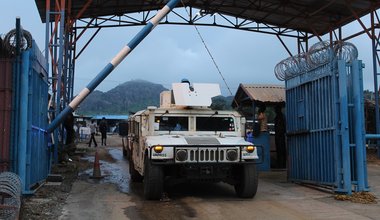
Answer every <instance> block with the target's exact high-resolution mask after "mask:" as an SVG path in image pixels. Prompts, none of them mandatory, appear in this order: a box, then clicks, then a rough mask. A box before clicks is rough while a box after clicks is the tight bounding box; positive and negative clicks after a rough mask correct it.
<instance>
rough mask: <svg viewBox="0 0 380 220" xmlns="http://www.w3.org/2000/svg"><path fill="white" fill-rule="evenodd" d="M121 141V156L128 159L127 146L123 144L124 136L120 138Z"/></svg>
mask: <svg viewBox="0 0 380 220" xmlns="http://www.w3.org/2000/svg"><path fill="white" fill-rule="evenodd" d="M121 141H122V143H123V156H124V157H125V158H127V159H128V160H129V159H130V158H129V150H128V146H125V143H124V138H122V139H121Z"/></svg>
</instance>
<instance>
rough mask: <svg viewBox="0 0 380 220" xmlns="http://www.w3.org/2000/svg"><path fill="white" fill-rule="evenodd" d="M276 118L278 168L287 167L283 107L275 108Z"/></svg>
mask: <svg viewBox="0 0 380 220" xmlns="http://www.w3.org/2000/svg"><path fill="white" fill-rule="evenodd" d="M275 112H276V117H275V118H274V131H275V143H276V152H277V163H278V164H277V166H278V167H279V168H285V167H286V145H285V133H286V127H285V117H284V114H283V113H282V111H281V105H277V106H276V108H275Z"/></svg>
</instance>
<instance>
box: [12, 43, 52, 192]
mask: <svg viewBox="0 0 380 220" xmlns="http://www.w3.org/2000/svg"><path fill="white" fill-rule="evenodd" d="M45 64H46V61H45V58H44V57H43V56H42V54H41V52H40V50H39V49H38V47H37V45H36V44H35V42H34V41H33V44H32V48H30V49H28V50H27V51H24V52H22V60H21V66H22V68H16V69H19V70H20V72H18V71H15V72H14V74H19V75H20V78H21V86H20V87H19V89H20V90H19V94H20V96H19V97H15V99H16V100H14V101H15V102H16V103H19V106H21V107H20V108H18V109H16V111H15V115H16V117H18V116H20V118H25V119H26V120H25V121H24V120H15V121H14V122H13V123H15V127H17V128H16V130H19V134H22V135H20V136H19V138H16V137H15V138H14V140H13V143H15V144H14V145H13V147H14V148H17V149H16V150H15V152H17V154H15V155H14V158H13V159H14V160H16V161H17V166H18V169H17V170H14V171H15V172H17V173H18V174H19V176H20V178H21V181H22V185H23V193H24V194H28V193H33V187H34V186H36V184H38V183H40V182H41V181H44V180H45V179H46V177H47V175H48V174H49V172H50V165H51V152H50V149H49V148H48V134H47V132H46V130H44V129H46V127H47V123H48V115H47V108H48V81H47V72H46V70H45V69H44V65H45Z"/></svg>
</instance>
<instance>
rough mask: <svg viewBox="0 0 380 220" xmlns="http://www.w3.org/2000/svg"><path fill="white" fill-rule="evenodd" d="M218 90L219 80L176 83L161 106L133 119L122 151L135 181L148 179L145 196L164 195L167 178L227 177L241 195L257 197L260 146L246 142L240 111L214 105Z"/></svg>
mask: <svg viewBox="0 0 380 220" xmlns="http://www.w3.org/2000/svg"><path fill="white" fill-rule="evenodd" d="M215 90H216V91H215ZM218 90H219V91H218ZM219 94H220V89H219V86H218V85H215V84H194V85H190V83H188V82H184V83H174V84H173V90H172V91H164V92H163V93H161V96H160V101H161V105H160V107H159V108H157V107H153V106H150V107H147V109H145V110H141V111H139V112H137V113H135V114H134V115H133V116H131V117H130V118H129V119H128V138H127V144H126V145H125V146H123V154H124V155H125V156H126V157H127V158H128V159H129V172H130V176H131V180H132V181H143V188H144V197H145V198H146V199H160V198H161V195H162V193H163V190H164V184H165V180H170V179H173V178H174V179H178V180H184V181H192V180H201V181H214V182H219V181H224V182H227V183H229V184H232V185H233V186H234V187H235V191H236V194H237V196H239V197H242V198H252V197H254V196H255V194H256V191H257V185H258V173H257V170H256V165H255V164H256V163H257V161H258V159H259V158H258V154H257V147H256V146H254V145H253V144H252V143H250V142H247V141H245V139H244V136H245V119H244V117H242V116H241V115H240V114H239V113H238V112H237V111H215V110H211V109H210V108H209V106H210V105H211V97H213V96H216V95H219Z"/></svg>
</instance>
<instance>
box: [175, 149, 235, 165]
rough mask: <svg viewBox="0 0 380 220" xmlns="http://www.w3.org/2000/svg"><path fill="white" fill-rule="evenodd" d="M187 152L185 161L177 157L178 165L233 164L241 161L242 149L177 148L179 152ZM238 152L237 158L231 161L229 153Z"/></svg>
mask: <svg viewBox="0 0 380 220" xmlns="http://www.w3.org/2000/svg"><path fill="white" fill-rule="evenodd" d="M181 150H185V151H186V152H187V157H186V159H185V160H182V161H180V160H178V158H177V157H176V159H175V161H176V163H217V162H219V163H231V162H239V161H240V147H235V146H231V147H177V148H176V153H175V155H177V153H178V151H181ZM229 150H236V153H237V157H236V159H235V160H229V159H228V157H227V151H229Z"/></svg>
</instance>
